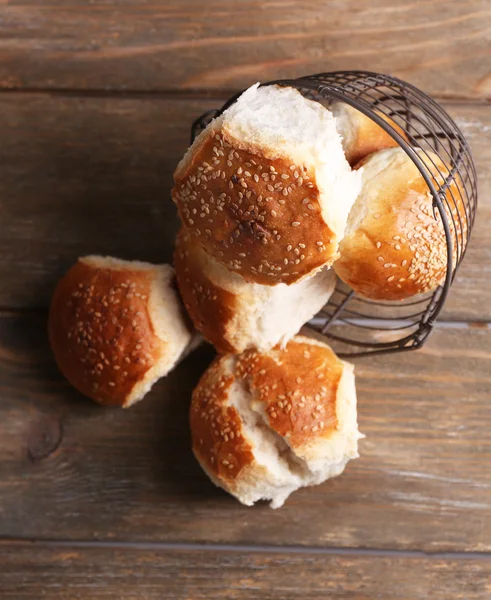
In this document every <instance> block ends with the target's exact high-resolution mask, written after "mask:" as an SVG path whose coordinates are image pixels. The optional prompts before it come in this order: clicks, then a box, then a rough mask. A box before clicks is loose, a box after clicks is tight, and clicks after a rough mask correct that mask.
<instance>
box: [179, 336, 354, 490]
mask: <svg viewBox="0 0 491 600" xmlns="http://www.w3.org/2000/svg"><path fill="white" fill-rule="evenodd" d="M343 369H344V363H343V362H342V361H341V360H339V359H338V358H337V356H336V355H335V354H334V352H332V350H330V348H328V347H327V346H325V345H324V344H322V345H318V344H316V343H312V342H308V341H307V340H306V339H305V338H296V340H292V341H290V342H289V343H288V344H287V346H286V348H285V349H283V350H281V349H279V348H275V349H273V350H271V351H270V352H269V353H266V354H260V353H258V352H257V351H255V350H248V351H246V352H244V353H243V354H241V355H239V356H237V357H232V356H231V355H226V356H222V357H220V358H217V359H216V360H215V361H214V362H213V363H212V365H211V366H210V367H209V369H208V370H207V371H206V372H205V374H204V375H203V376H202V378H201V380H200V381H199V383H198V385H197V386H196V388H195V390H194V392H193V400H192V404H191V410H190V422H191V432H192V437H193V450H194V452H195V454H196V456H197V457H198V458H199V459H200V461H202V462H203V463H204V466H205V468H206V470H207V471H208V472H209V473H210V474H211V475H213V476H214V477H215V478H216V479H217V480H218V481H219V482H221V483H222V484H224V486H225V487H226V488H227V489H229V490H233V488H234V480H236V479H237V478H238V477H239V475H240V474H241V472H242V471H243V469H245V467H248V466H250V465H252V464H253V463H254V455H253V449H252V447H251V445H250V444H249V442H248V441H247V440H246V439H245V437H244V431H243V428H242V424H241V423H242V422H241V417H240V415H239V413H238V412H237V410H236V409H235V408H234V407H232V406H230V402H229V393H230V391H231V387H232V385H233V384H234V383H235V382H238V383H240V384H242V385H245V387H246V388H247V389H248V390H249V391H250V393H251V395H252V398H253V401H254V402H258V403H260V404H262V406H263V409H264V411H265V414H266V415H267V419H268V420H269V425H270V426H271V428H272V429H273V430H274V431H276V433H278V434H279V435H280V436H282V437H284V438H285V439H287V440H288V444H289V445H290V447H291V448H293V449H302V448H305V447H306V446H308V445H309V444H311V443H312V442H313V441H314V440H319V439H325V438H329V437H330V436H331V435H332V434H333V432H334V431H336V429H337V427H338V420H337V412H336V409H337V405H336V403H337V393H338V387H339V383H340V380H341V376H342V373H343Z"/></svg>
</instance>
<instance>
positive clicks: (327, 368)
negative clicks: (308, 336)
mask: <svg viewBox="0 0 491 600" xmlns="http://www.w3.org/2000/svg"><path fill="white" fill-rule="evenodd" d="M342 372H343V363H342V361H340V360H339V359H338V357H337V356H336V355H335V354H334V352H332V350H330V348H328V347H326V346H318V345H313V344H310V343H302V342H298V341H291V342H289V343H288V344H287V346H286V348H285V349H284V350H279V349H274V350H272V351H271V352H270V353H269V354H266V355H265V354H259V353H258V352H256V351H255V350H250V351H247V352H245V353H244V354H242V355H240V356H239V357H238V359H237V366H236V375H237V377H239V378H243V379H247V380H248V386H249V388H250V390H251V392H252V394H253V396H254V398H255V399H257V400H259V401H261V402H262V403H263V405H264V410H265V412H266V414H267V415H268V419H269V424H270V426H271V427H272V429H274V430H275V431H276V432H277V433H278V434H280V435H281V436H282V437H284V438H286V439H287V440H288V443H289V444H290V446H291V447H292V448H299V447H302V446H304V445H305V444H308V443H309V442H310V441H311V440H312V439H313V437H315V438H320V437H329V435H330V434H331V433H332V431H334V430H335V429H336V426H337V418H336V395H337V389H338V385H339V380H340V379H341V375H342Z"/></svg>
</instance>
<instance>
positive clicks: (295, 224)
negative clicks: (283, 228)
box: [292, 221, 300, 227]
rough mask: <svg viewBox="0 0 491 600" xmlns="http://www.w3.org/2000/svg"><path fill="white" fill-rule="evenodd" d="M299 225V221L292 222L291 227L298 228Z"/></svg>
mask: <svg viewBox="0 0 491 600" xmlns="http://www.w3.org/2000/svg"><path fill="white" fill-rule="evenodd" d="M299 225H300V221H293V223H292V227H298V226H299Z"/></svg>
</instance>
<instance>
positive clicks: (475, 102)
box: [0, 80, 491, 106]
mask: <svg viewBox="0 0 491 600" xmlns="http://www.w3.org/2000/svg"><path fill="white" fill-rule="evenodd" d="M253 83H255V82H253V81H252V80H251V85H252V84H253ZM244 89H246V88H244ZM238 91H239V90H238V89H237V88H230V89H228V88H226V89H208V88H206V89H188V90H138V89H124V90H116V89H114V90H104V89H80V90H78V89H70V88H18V87H9V88H1V87H0V94H22V95H25V96H28V95H47V96H60V97H67V98H114V99H118V100H124V99H126V98H127V99H129V100H155V99H157V100H159V99H160V100H226V99H228V98H230V97H231V96H233V95H235V94H236V93H237V92H238ZM422 91H423V92H424V90H422ZM431 97H432V98H433V99H434V100H436V101H437V102H445V103H446V104H455V105H467V106H491V98H471V97H468V96H456V95H451V94H443V95H442V94H439V95H436V96H431Z"/></svg>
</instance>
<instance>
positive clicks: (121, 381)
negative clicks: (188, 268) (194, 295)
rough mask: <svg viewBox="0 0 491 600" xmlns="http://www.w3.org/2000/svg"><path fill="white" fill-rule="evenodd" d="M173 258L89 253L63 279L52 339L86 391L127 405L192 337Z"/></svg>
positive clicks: (67, 371) (65, 369)
mask: <svg viewBox="0 0 491 600" xmlns="http://www.w3.org/2000/svg"><path fill="white" fill-rule="evenodd" d="M173 277H174V271H173V269H172V268H171V267H170V266H168V265H151V264H148V263H142V262H129V261H124V260H118V259H115V258H108V257H102V256H85V257H83V258H80V259H79V260H78V262H77V263H76V264H75V265H74V266H73V267H72V268H71V269H70V270H69V271H68V273H67V274H66V275H65V276H64V277H63V279H62V280H61V281H60V282H59V284H58V286H57V288H56V290H55V293H54V296H53V299H52V302H51V309H50V314H49V325H48V328H49V338H50V343H51V348H52V349H53V352H54V355H55V358H56V362H57V363H58V366H59V368H60V371H61V372H62V373H63V374H64V375H65V377H66V378H67V379H68V381H70V383H71V384H72V385H73V386H74V387H76V388H77V389H78V390H79V391H80V392H82V394H85V395H86V396H88V397H89V398H92V399H93V400H95V401H96V402H99V403H100V404H105V405H112V406H123V407H127V406H130V405H132V404H134V403H135V402H137V401H138V400H141V399H142V398H143V396H144V395H145V394H146V393H147V392H148V391H149V390H150V388H151V387H152V385H153V384H154V383H155V382H156V381H157V380H158V379H160V377H163V376H164V375H166V374H167V373H168V372H169V371H170V370H171V369H172V367H173V366H174V365H175V364H176V362H177V361H178V359H179V357H180V356H181V355H182V353H183V352H184V351H185V349H186V347H187V346H188V344H190V342H191V338H192V333H191V330H190V328H189V327H188V324H187V323H186V322H185V320H184V317H183V313H182V311H181V307H180V305H179V301H178V296H177V293H176V292H175V291H174V289H173V286H172V283H173Z"/></svg>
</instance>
